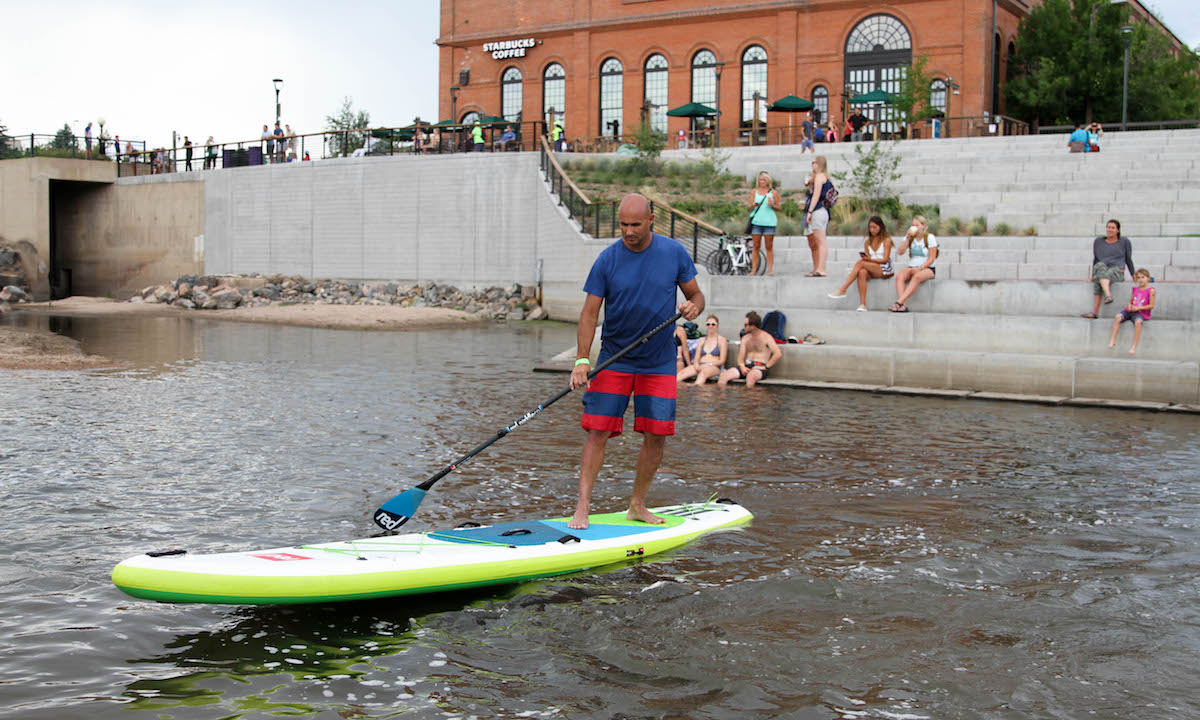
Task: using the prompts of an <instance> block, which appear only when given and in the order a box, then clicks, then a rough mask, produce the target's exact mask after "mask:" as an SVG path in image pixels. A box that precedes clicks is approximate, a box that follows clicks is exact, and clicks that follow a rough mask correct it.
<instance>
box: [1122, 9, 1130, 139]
mask: <svg viewBox="0 0 1200 720" xmlns="http://www.w3.org/2000/svg"><path fill="white" fill-rule="evenodd" d="M1132 40H1133V27H1131V26H1129V25H1126V26H1124V27H1122V28H1121V41H1122V42H1123V43H1125V79H1124V81H1123V83H1122V88H1121V130H1122V131H1124V130H1125V123H1126V120H1128V118H1129V44H1130V42H1132Z"/></svg>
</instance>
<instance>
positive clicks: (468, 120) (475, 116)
mask: <svg viewBox="0 0 1200 720" xmlns="http://www.w3.org/2000/svg"><path fill="white" fill-rule="evenodd" d="M482 117H483V116H482V115H480V114H479V113H477V112H475V111H474V110H472V111H471V112H469V113H467V114H465V115H463V116H462V120H459V122H461V123H462V124H463V125H474V124H475V121H476V120H480V119H482Z"/></svg>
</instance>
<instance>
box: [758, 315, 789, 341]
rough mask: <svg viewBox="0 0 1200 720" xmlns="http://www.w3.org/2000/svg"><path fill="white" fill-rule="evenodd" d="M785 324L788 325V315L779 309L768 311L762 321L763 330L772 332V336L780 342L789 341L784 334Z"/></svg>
mask: <svg viewBox="0 0 1200 720" xmlns="http://www.w3.org/2000/svg"><path fill="white" fill-rule="evenodd" d="M785 325H787V317H786V316H785V315H784V314H783V313H781V312H779V311H778V310H772V311H771V312H769V313H767V315H766V317H764V318H763V321H762V329H763V332H765V333H770V335H771V337H773V338H775V342H777V343H780V344H783V343H786V342H787V336H785V335H784V334H783V328H784V326H785Z"/></svg>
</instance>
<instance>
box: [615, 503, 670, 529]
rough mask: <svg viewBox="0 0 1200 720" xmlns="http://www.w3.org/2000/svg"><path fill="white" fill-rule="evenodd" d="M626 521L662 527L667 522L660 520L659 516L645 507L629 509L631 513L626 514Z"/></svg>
mask: <svg viewBox="0 0 1200 720" xmlns="http://www.w3.org/2000/svg"><path fill="white" fill-rule="evenodd" d="M625 519H626V520H640V521H642V522H644V523H649V524H650V525H662V524H663V523H665V522H666V520H663V519H662V518H660V517H659V516H657V515H655V514H654V513H652V512H650V511H649V510H647V509H646V508H644V507H642V508H632V507H631V508H629V512H627V513H625Z"/></svg>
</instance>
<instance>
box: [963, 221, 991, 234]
mask: <svg viewBox="0 0 1200 720" xmlns="http://www.w3.org/2000/svg"><path fill="white" fill-rule="evenodd" d="M986 232H987V221H986V220H984V219H983V218H975V219H974V220H972V221H971V225H970V227H968V228H967V234H968V235H983V234H984V233H986Z"/></svg>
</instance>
